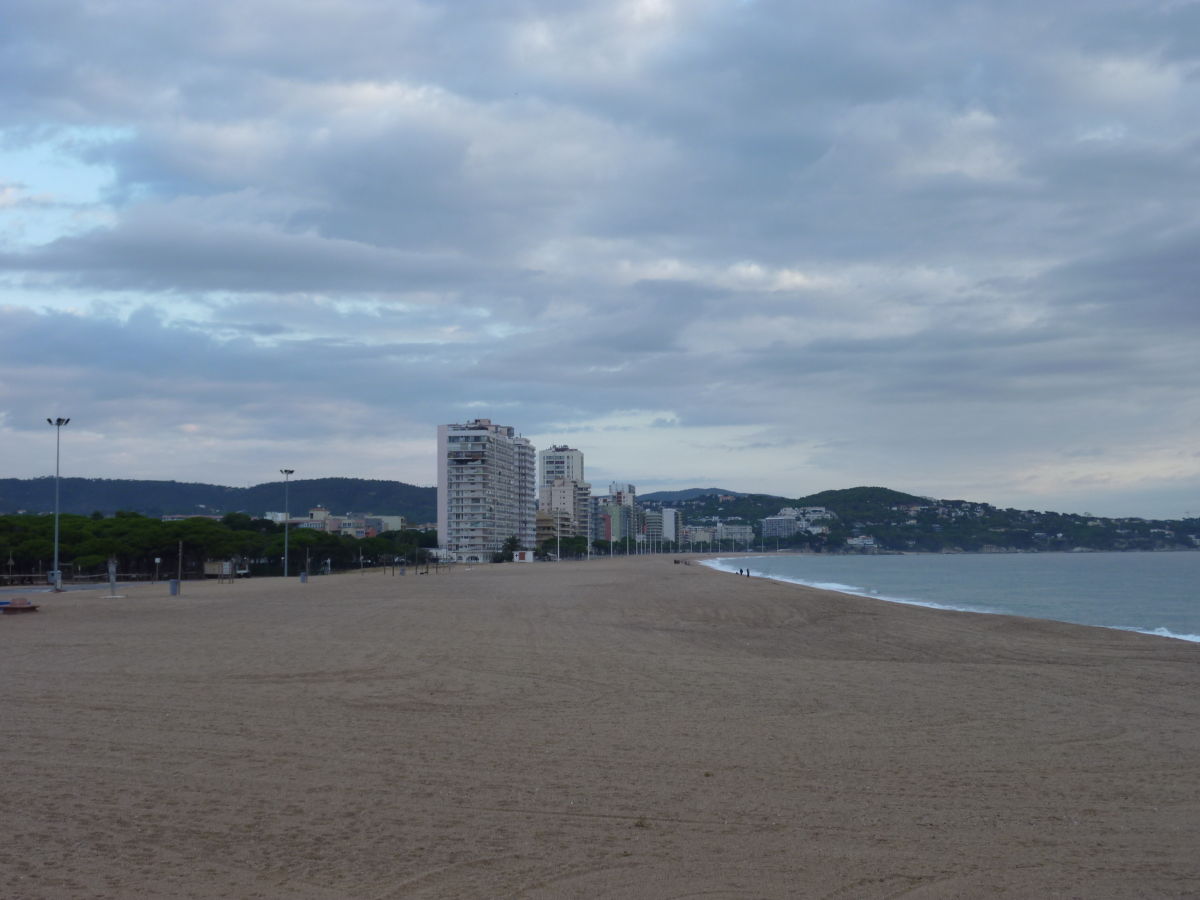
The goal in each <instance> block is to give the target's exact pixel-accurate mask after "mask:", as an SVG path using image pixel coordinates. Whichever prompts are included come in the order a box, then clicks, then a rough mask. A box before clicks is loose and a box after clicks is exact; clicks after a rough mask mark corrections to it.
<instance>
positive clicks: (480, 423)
mask: <svg viewBox="0 0 1200 900" xmlns="http://www.w3.org/2000/svg"><path fill="white" fill-rule="evenodd" d="M437 454H438V494H437V504H438V545H439V547H440V548H441V550H442V555H443V556H444V557H446V558H448V559H452V560H455V561H458V562H485V561H487V560H488V559H490V558H491V556H492V554H493V553H497V552H499V551H500V550H501V549H502V548H503V546H504V543H505V541H507V540H508V539H509V538H516V540H517V542H518V543H519V545H520V546H521V547H525V548H532V547H533V546H534V542H535V540H536V538H537V533H536V526H537V503H536V500H535V490H534V488H535V485H536V477H537V473H536V455H535V452H534V448H533V444H531V443H530V442H529V440H528V439H527V438H524V437H521V436H520V435H518V434H517V432H516V429H515V428H513V427H512V426H509V425H497V424H494V423H493V422H492V420H491V419H474V420H472V421H470V422H465V423H462V424H450V425H439V426H438V429H437Z"/></svg>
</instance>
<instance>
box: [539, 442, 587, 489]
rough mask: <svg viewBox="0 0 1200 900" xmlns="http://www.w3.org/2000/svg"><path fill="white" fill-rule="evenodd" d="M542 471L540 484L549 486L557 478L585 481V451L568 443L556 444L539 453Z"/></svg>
mask: <svg viewBox="0 0 1200 900" xmlns="http://www.w3.org/2000/svg"><path fill="white" fill-rule="evenodd" d="M538 462H539V463H540V469H541V473H540V475H539V477H538V484H539V485H540V486H542V487H548V486H549V485H552V484H554V480H555V479H556V478H561V479H563V480H564V481H577V482H579V483H580V484H582V483H583V481H584V478H583V452H582V451H581V450H576V449H575V448H573V447H568V446H567V445H566V444H554V445H553V446H551V447H550V449H549V450H543V451H542V452H541V453H539V454H538Z"/></svg>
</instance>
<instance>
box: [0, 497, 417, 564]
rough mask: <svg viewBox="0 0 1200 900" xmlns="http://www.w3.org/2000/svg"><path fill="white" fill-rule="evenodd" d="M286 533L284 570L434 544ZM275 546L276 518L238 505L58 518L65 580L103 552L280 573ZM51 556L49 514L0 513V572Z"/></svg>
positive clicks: (383, 560)
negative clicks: (215, 512)
mask: <svg viewBox="0 0 1200 900" xmlns="http://www.w3.org/2000/svg"><path fill="white" fill-rule="evenodd" d="M287 538H288V540H287V543H288V556H289V571H292V572H299V571H302V570H303V569H304V567H305V566H306V565H308V566H310V567H311V570H312V571H320V570H321V569H323V568H324V567H325V566H326V564H328V567H329V568H330V569H331V570H340V569H350V568H356V567H358V566H360V565H385V564H390V563H392V562H393V561H395V560H396V558H397V557H399V558H401V559H403V560H405V561H407V562H408V563H410V564H416V563H421V562H426V561H427V560H428V558H429V550H430V548H433V547H436V546H437V534H436V532H432V531H417V530H412V529H406V530H404V531H389V532H384V533H383V534H380V535H378V536H376V537H370V538H364V539H356V538H354V537H352V536H350V535H340V534H332V533H327V532H324V531H316V530H313V529H308V528H295V527H292V528H290V529H289V530H288V536H287ZM283 553H284V529H283V526H282V525H280V524H276V523H275V522H271V521H269V520H266V519H255V518H251V517H250V516H249V515H246V514H245V513H228V514H227V515H225V516H223V517H222V518H221V519H219V520H218V519H206V518H191V519H183V520H180V521H174V522H163V521H162V520H160V519H155V518H150V517H148V516H143V515H141V514H139V513H134V512H117V514H116V515H114V516H112V517H105V516H103V515H101V514H100V513H93V514H92V515H90V516H81V515H73V514H66V515H62V516H60V522H59V560H60V565H61V567H62V569H63V573H64V578H66V579H68V580H69V579H71V578H87V577H90V576H98V575H102V574H104V573H105V572H106V570H107V565H108V560H109V559H115V560H116V561H117V570H118V572H120V573H121V575H122V577H126V576H133V577H137V576H146V577H149V576H151V575H155V574H161V575H162V576H163V577H168V576H171V577H173V576H174V575H175V574H176V573H182V575H183V577H185V578H189V577H200V576H202V575H203V573H204V564H205V563H206V562H210V561H217V560H229V559H235V560H239V561H242V562H244V563H245V565H246V567H247V568H248V569H249V570H250V574H252V575H273V574H280V573H282V570H283ZM53 559H54V517H53V516H49V515H9V516H0V573H2V574H8V575H28V574H39V573H44V572H48V571H50V569H51V568H53ZM155 560H158V562H157V563H156V562H155Z"/></svg>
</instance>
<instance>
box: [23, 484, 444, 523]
mask: <svg viewBox="0 0 1200 900" xmlns="http://www.w3.org/2000/svg"><path fill="white" fill-rule="evenodd" d="M283 495H284V490H283V482H282V481H276V482H268V483H266V484H257V485H255V486H253V487H246V488H236V487H226V486H223V485H216V484H197V483H190V482H182V481H139V480H134V479H117V478H111V479H110V478H63V479H62V480H61V484H60V503H61V508H62V511H63V512H65V513H77V514H79V515H90V514H91V513H93V512H100V513H103V514H105V515H111V514H112V513H115V512H116V511H117V510H126V511H129V512H137V513H141V514H143V515H146V516H162V515H167V514H190V515H224V514H225V513H230V512H244V513H246V514H248V515H250V516H255V517H257V516H261V515H263V513H265V512H268V511H282V510H283V503H284V496H283ZM288 505H289V507H290V511H291V512H292V513H297V512H301V513H302V512H303V511H304V510H306V509H308V508H309V507H311V506H324V507H325V508H327V509H328V510H330V511H331V512H334V513H337V514H341V513H347V512H358V513H374V514H376V515H393V516H406V517H407V518H408V520H409V521H410V522H413V523H416V524H420V523H423V522H430V521H432V520H433V519H435V518H436V517H437V489H436V488H431V487H417V486H415V485H411V484H405V483H404V482H402V481H381V480H374V479H367V478H309V479H297V480H294V481H292V482H291V483H290V484H289V485H288ZM53 510H54V479H53V478H50V477H46V478H29V479H21V478H3V479H0V514H4V513H9V514H11V513H16V512H21V511H24V512H30V513H43V512H52V511H53Z"/></svg>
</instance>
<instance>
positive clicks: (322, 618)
mask: <svg viewBox="0 0 1200 900" xmlns="http://www.w3.org/2000/svg"><path fill="white" fill-rule="evenodd" d="M672 558H673V557H669V556H664V557H654V558H649V559H645V558H643V559H635V558H628V559H623V560H622V559H616V560H613V561H608V560H603V561H596V560H593V563H592V564H591V565H587V566H568V565H530V566H521V565H507V564H506V565H489V566H477V567H474V568H473V569H472V570H460V571H456V572H454V573H443V574H442V575H438V576H434V575H430V576H414V575H411V574H410V575H408V576H405V577H399V576H389V575H386V574H383V573H375V572H367V573H365V574H362V575H360V574H357V573H355V574H346V575H337V576H322V577H321V578H313V579H310V580H309V583H308V584H307V585H303V586H302V585H299V584H298V582H296V581H295V580H293V579H289V580H288V581H287V582H285V581H283V579H255V580H251V581H243V582H236V583H233V584H218V583H216V582H185V583H184V585H183V590H182V593H181V594H180V595H179V596H177V597H170V596H169V595H168V594H167V585H166V584H165V583H163V584H158V585H153V586H151V585H129V586H128V587H127V586H125V585H121V586H120V593H122V594H125V595H126V596H125V597H124V598H122V599H116V600H108V599H107V598H106V597H105V596H104V595H102V594H100V593H99V592H94V591H81V592H72V593H70V594H60V595H53V596H50V595H39V602H42V603H43V607H42V611H40V612H38V613H36V614H34V615H31V616H20V617H15V618H14V617H5V618H4V620H3V623H2V624H0V628H5V629H7V631H6V634H5V637H6V639H7V640H6V652H5V654H4V655H3V656H2V657H0V680H2V682H3V683H4V684H5V708H6V713H7V716H6V740H5V742H4V743H3V745H0V760H3V765H4V767H5V772H6V816H7V822H8V825H9V828H10V830H11V832H12V833H13V834H19V835H21V836H22V840H21V841H20V842H19V845H18V843H15V842H9V844H8V845H6V846H4V847H0V861H2V863H3V864H2V865H0V885H3V886H4V892H5V894H6V895H9V896H20V897H24V898H29V900H38V898H47V900H49V898H76V897H78V898H83V897H94V896H112V897H120V896H156V897H164V898H183V897H188V898H193V897H211V896H218V895H222V894H224V895H228V896H257V897H260V898H284V897H288V898H293V897H296V898H301V900H307V898H313V900H315V898H325V897H330V896H353V897H360V896H369V897H377V898H388V897H395V898H399V897H404V898H418V900H428V898H445V900H449V898H456V900H458V898H492V897H498V896H503V897H522V898H529V900H548V898H558V897H589V898H592V897H597V898H619V900H643V898H658V897H663V898H669V897H678V896H684V895H704V896H710V897H714V898H717V897H729V898H733V897H739V898H740V897H746V896H754V897H760V898H791V897H828V896H831V895H839V896H854V897H862V898H866V900H875V898H879V900H882V898H885V897H895V896H898V895H908V896H912V897H926V898H936V897H942V898H948V897H955V896H989V895H992V894H997V893H1002V892H1005V891H1007V892H1008V893H1010V894H1012V895H1014V896H1053V895H1055V894H1063V895H1068V896H1087V897H1089V898H1100V900H1103V898H1117V897H1129V896H1144V897H1156V896H1163V897H1165V896H1180V895H1187V894H1192V893H1195V892H1196V891H1197V890H1200V860H1198V859H1197V858H1196V855H1195V847H1196V846H1197V845H1200V734H1198V733H1197V729H1196V728H1195V722H1196V721H1197V717H1198V716H1200V666H1198V665H1197V663H1198V662H1200V648H1197V647H1196V646H1195V645H1191V644H1186V643H1183V642H1179V641H1170V642H1168V641H1161V640H1154V639H1151V638H1149V637H1146V636H1143V635H1139V634H1135V633H1132V632H1120V631H1112V630H1107V629H1099V628H1094V627H1087V626H1075V625H1067V624H1061V623H1056V622H1050V621H1042V620H1027V619H1020V618H1016V617H1008V616H994V615H976V614H971V613H958V612H955V613H949V612H942V611H938V610H933V609H926V608H921V607H909V606H902V605H898V604H890V603H880V602H877V601H874V600H872V599H869V598H859V597H855V596H853V595H843V594H834V593H831V592H825V591H820V590H815V589H809V588H805V587H802V586H798V585H794V584H785V583H782V582H778V581H774V580H769V579H766V578H761V577H758V578H742V579H739V580H738V581H734V580H732V579H729V578H720V577H717V575H718V574H719V573H717V572H715V571H714V570H712V569H710V568H709V567H708V566H702V565H692V566H682V565H673V564H672V561H671V560H672ZM680 558H681V559H682V558H684V557H682V556H681V557H680Z"/></svg>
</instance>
